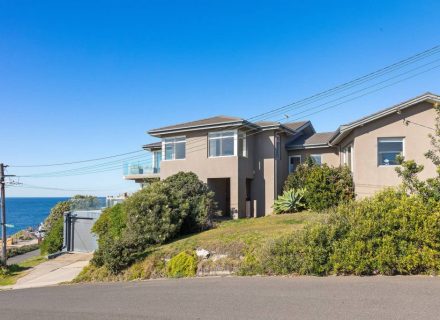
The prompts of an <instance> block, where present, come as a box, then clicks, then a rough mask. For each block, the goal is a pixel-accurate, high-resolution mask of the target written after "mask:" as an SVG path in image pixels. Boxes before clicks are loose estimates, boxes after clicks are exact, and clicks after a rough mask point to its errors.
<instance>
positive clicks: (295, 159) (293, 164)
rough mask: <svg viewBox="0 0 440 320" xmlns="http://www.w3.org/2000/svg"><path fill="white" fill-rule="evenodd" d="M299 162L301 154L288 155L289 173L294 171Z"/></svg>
mask: <svg viewBox="0 0 440 320" xmlns="http://www.w3.org/2000/svg"><path fill="white" fill-rule="evenodd" d="M300 164H301V156H290V157H289V173H292V172H295V170H296V168H297V167H298V166H299V165H300Z"/></svg>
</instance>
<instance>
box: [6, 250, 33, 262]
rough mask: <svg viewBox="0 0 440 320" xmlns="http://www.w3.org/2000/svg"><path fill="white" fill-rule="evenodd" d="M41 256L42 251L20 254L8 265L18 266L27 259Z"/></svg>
mask: <svg viewBox="0 0 440 320" xmlns="http://www.w3.org/2000/svg"><path fill="white" fill-rule="evenodd" d="M39 255H40V249H37V250H34V251H29V252H26V253H23V254H20V255H18V256H15V257H12V258H9V259H8V264H9V265H11V264H18V263H21V262H23V261H25V260H27V259H30V258H33V257H37V256H39Z"/></svg>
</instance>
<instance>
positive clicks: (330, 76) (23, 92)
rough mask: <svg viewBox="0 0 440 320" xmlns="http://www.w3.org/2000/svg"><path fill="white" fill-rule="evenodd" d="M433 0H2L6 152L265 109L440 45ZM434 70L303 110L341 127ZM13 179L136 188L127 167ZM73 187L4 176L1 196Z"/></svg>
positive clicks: (115, 149) (101, 190) (435, 77)
mask: <svg viewBox="0 0 440 320" xmlns="http://www.w3.org/2000/svg"><path fill="white" fill-rule="evenodd" d="M439 10H440V2H438V1H368V3H361V2H358V1H346V2H339V1H189V0H187V1H93V2H92V1H44V2H43V1H18V0H14V1H5V0H1V1H0V111H1V114H0V119H1V123H0V136H1V137H2V140H1V141H0V162H4V163H7V164H11V165H20V164H40V163H54V162H66V161H73V160H82V159H90V158H98V157H102V156H107V155H112V154H118V153H124V152H129V151H132V150H136V149H138V148H139V147H140V146H141V145H142V144H144V143H148V142H151V141H153V140H154V139H153V138H151V137H149V136H148V135H146V134H145V131H146V130H148V129H150V128H154V127H159V126H162V125H167V124H173V123H176V122H182V121H187V120H193V119H198V118H203V117H209V116H212V115H217V114H226V115H233V116H241V117H244V118H248V117H251V116H253V115H256V114H260V113H262V112H265V111H268V110H270V109H272V108H276V107H279V106H283V105H285V104H287V103H290V102H293V101H296V100H298V99H301V98H304V97H307V96H309V95H312V94H314V93H317V92H320V91H322V90H326V89H328V88H331V87H333V86H335V85H338V84H340V83H344V82H346V81H349V80H351V79H353V78H356V77H359V76H362V75H364V74H366V73H369V72H372V71H374V70H377V69H379V68H381V67H384V66H386V65H389V64H391V63H394V62H396V61H399V60H401V59H404V58H405V57H408V56H411V55H413V54H415V53H417V52H420V51H423V50H425V49H428V48H431V47H433V46H435V45H438V44H440V33H439V32H438V31H439V24H438V12H439ZM439 76H440V69H435V70H432V71H431V72H427V73H425V74H423V75H421V76H418V77H415V78H413V79H410V80H408V81H405V82H402V83H399V84H396V85H394V86H391V87H389V88H386V89H384V90H381V91H379V92H376V93H374V94H370V95H367V96H365V97H363V98H361V99H357V100H355V101H352V102H349V103H346V104H344V105H341V106H339V107H338V108H336V109H333V110H331V111H328V112H322V113H318V114H316V115H313V116H310V117H308V118H309V119H310V120H312V121H313V123H314V125H315V127H316V129H317V130H319V131H329V130H335V129H336V128H337V126H338V125H339V124H342V123H344V122H348V121H351V120H355V119H356V118H358V117H360V116H363V115H366V114H368V113H371V112H374V111H375V110H378V109H380V108H384V107H387V106H389V105H392V104H395V103H397V102H400V101H402V100H405V99H407V98H411V97H413V96H415V95H418V94H420V93H422V92H425V91H433V92H437V93H438V92H440V81H439ZM272 120H274V119H272ZM75 167H77V166H70V167H59V168H32V169H21V168H10V169H9V173H11V174H22V175H25V174H27V173H39V172H48V171H53V170H61V169H71V168H75ZM20 180H21V182H23V183H26V184H29V185H35V186H44V187H54V188H62V189H81V190H82V189H85V190H94V191H90V192H81V193H92V194H98V195H107V194H117V193H118V192H123V191H132V190H135V189H136V185H135V184H134V183H132V182H125V181H123V180H122V170H115V171H111V172H105V173H98V174H92V175H84V176H73V177H57V178H21V179H20ZM76 193H79V192H76V191H64V190H63V191H54V190H45V189H30V188H18V187H14V188H12V187H11V188H8V195H9V196H62V195H72V194H76Z"/></svg>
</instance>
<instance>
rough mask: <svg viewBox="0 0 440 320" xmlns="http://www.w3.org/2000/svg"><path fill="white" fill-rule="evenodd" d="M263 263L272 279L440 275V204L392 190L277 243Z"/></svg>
mask: <svg viewBox="0 0 440 320" xmlns="http://www.w3.org/2000/svg"><path fill="white" fill-rule="evenodd" d="M257 260H258V261H259V262H260V263H259V264H260V268H261V272H263V273H267V274H311V275H326V274H331V273H333V274H355V275H373V274H383V275H395V274H430V273H438V272H439V271H440V204H439V203H438V202H435V201H428V202H427V201H426V200H425V199H424V198H423V197H422V196H420V195H408V194H407V193H405V192H401V191H399V190H394V189H387V190H385V191H383V192H380V193H378V194H376V195H375V196H373V197H371V198H366V199H363V200H361V201H357V202H354V201H353V202H350V203H345V204H342V205H340V206H339V207H338V208H336V209H335V210H333V211H332V212H331V213H330V215H329V218H328V221H327V222H326V223H322V222H321V223H317V224H312V225H309V226H307V227H306V228H305V229H304V230H302V231H301V232H299V233H295V234H293V235H291V236H289V237H284V238H282V239H278V240H276V241H274V242H273V243H271V244H269V245H268V246H266V247H265V248H264V249H262V250H261V252H260V253H259V258H258V259H257Z"/></svg>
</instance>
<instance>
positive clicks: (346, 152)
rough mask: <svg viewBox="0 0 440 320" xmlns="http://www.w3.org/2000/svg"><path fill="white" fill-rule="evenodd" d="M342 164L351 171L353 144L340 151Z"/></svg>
mask: <svg viewBox="0 0 440 320" xmlns="http://www.w3.org/2000/svg"><path fill="white" fill-rule="evenodd" d="M342 156H343V159H342V160H343V163H344V164H345V165H346V166H347V167H348V168H350V170H353V144H349V145H348V146H346V147H344V148H343V149H342Z"/></svg>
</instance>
